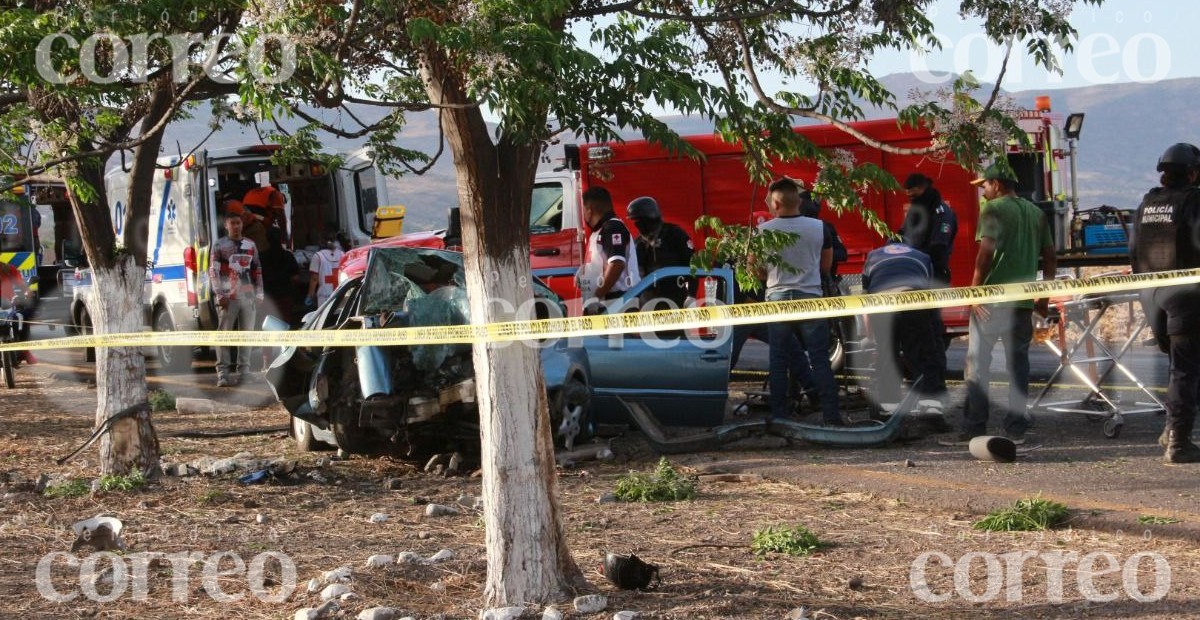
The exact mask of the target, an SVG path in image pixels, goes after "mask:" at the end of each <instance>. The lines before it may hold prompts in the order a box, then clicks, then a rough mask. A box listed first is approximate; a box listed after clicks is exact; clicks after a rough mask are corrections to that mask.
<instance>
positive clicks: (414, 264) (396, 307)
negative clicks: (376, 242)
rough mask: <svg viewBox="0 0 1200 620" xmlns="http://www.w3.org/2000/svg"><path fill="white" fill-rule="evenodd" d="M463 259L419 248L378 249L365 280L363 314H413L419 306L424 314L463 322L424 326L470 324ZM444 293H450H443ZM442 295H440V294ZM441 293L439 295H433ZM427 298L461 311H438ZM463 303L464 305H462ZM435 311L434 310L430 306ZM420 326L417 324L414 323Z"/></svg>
mask: <svg viewBox="0 0 1200 620" xmlns="http://www.w3.org/2000/svg"><path fill="white" fill-rule="evenodd" d="M461 260H462V258H461V256H460V255H458V254H455V253H451V252H438V251H435V250H428V249H417V248H376V249H374V250H371V257H370V258H369V259H368V263H367V273H366V276H364V278H363V292H362V299H363V303H362V306H361V312H362V313H363V314H383V313H387V314H390V313H394V312H400V311H410V312H411V310H412V308H411V307H410V306H411V305H412V304H414V303H415V304H418V305H419V306H420V307H421V308H423V312H424V311H429V310H434V314H438V315H441V316H442V317H445V318H447V319H449V318H451V317H455V315H459V316H457V317H456V318H460V321H454V322H426V320H425V319H422V320H421V323H420V324H423V325H448V324H456V323H459V322H462V323H465V322H466V318H465V317H466V316H467V314H466V308H467V306H466V293H465V291H466V289H465V286H466V283H465V280H464V279H463V272H462V264H461ZM442 289H450V290H446V291H442ZM439 291H440V292H439ZM433 293H437V294H436V295H432V294H433ZM427 296H432V297H434V299H435V300H442V301H443V302H444V303H452V304H453V305H455V306H461V309H460V310H459V309H444V310H436V305H437V304H436V303H434V302H430V301H418V300H423V299H424V298H425V297H427ZM460 300H461V304H460V303H459V301H460ZM431 303H432V304H433V305H434V306H435V308H430V306H429V305H430V304H431ZM414 324H416V323H414Z"/></svg>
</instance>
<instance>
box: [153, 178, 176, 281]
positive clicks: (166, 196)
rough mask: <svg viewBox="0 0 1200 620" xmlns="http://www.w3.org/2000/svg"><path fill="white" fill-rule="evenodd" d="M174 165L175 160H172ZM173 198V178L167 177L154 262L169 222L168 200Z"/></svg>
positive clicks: (159, 215) (160, 208)
mask: <svg viewBox="0 0 1200 620" xmlns="http://www.w3.org/2000/svg"><path fill="white" fill-rule="evenodd" d="M171 165H172V166H174V165H175V162H171ZM170 200H171V178H170V177H168V178H167V183H166V185H163V197H162V204H161V205H158V241H155V242H154V259H153V261H152V262H153V263H154V264H158V251H159V250H160V249H161V248H162V238H163V227H164V225H165V224H166V222H167V202H168V201H170Z"/></svg>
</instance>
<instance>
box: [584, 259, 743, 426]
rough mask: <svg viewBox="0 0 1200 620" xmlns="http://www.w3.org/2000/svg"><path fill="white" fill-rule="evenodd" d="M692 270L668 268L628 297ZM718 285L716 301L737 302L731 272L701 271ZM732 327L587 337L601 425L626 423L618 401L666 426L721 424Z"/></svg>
mask: <svg viewBox="0 0 1200 620" xmlns="http://www.w3.org/2000/svg"><path fill="white" fill-rule="evenodd" d="M690 274H691V271H690V270H689V269H688V268H686V267H668V268H664V269H660V270H658V271H656V272H654V274H649V275H648V276H647V277H646V278H645V279H643V280H642V282H641V283H639V284H638V286H636V287H634V288H633V289H632V290H630V291H629V292H628V293H627V294H626V296H625V298H626V299H636V298H638V297H639V296H640V295H641V294H642V293H643V292H645V291H646V290H647V289H649V288H650V287H652V286H653V283H654V281H655V278H674V277H680V276H687V275H690ZM698 275H699V276H701V277H710V278H712V279H713V280H715V281H716V283H717V290H716V291H713V292H714V295H713V297H714V298H716V299H718V300H721V303H725V304H728V303H732V291H733V274H732V273H731V272H730V271H728V270H715V271H712V272H707V273H706V272H700V273H699V274H698ZM732 331H733V330H732V328H731V327H719V328H714V329H707V330H696V329H691V330H678V329H669V330H657V331H647V332H644V333H640V334H623V335H614V336H587V337H584V338H583V339H582V344H583V347H584V348H585V349H586V350H587V355H588V363H589V365H590V367H591V370H592V389H593V403H594V407H595V408H594V412H595V415H596V417H597V421H599V422H604V423H623V422H626V421H627V419H626V414H625V409H624V407H623V406H622V405H621V403H620V402H619V401H618V400H617V397H618V396H619V397H620V398H621V399H623V400H625V401H627V402H629V401H636V402H640V403H642V404H643V405H644V406H646V407H647V408H648V409H649V410H650V411H651V413H652V414H653V415H654V417H655V418H656V419H657V420H658V422H659V423H660V424H663V425H667V426H698V427H709V426H716V425H719V424H721V423H722V422H723V421H724V418H725V405H726V401H727V400H728V398H729V358H730V351H731V349H732Z"/></svg>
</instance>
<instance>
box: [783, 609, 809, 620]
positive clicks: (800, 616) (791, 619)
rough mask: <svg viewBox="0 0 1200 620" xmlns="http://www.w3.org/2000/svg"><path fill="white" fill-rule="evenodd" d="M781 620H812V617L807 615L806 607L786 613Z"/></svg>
mask: <svg viewBox="0 0 1200 620" xmlns="http://www.w3.org/2000/svg"><path fill="white" fill-rule="evenodd" d="M783 620H812V616H809V615H808V608H807V607H797V608H795V609H793V610H791V611H789V612H788V615H786V616H784V617H783Z"/></svg>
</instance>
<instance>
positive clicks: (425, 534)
mask: <svg viewBox="0 0 1200 620" xmlns="http://www.w3.org/2000/svg"><path fill="white" fill-rule="evenodd" d="M430 538H433V534H430V533H429V531H428V530H421V531H420V532H417V540H429V539H430Z"/></svg>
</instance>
